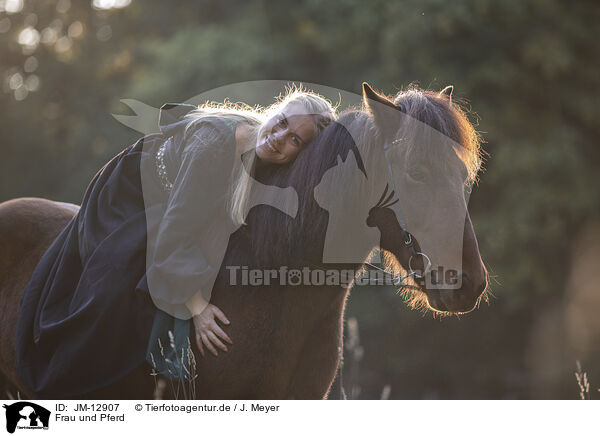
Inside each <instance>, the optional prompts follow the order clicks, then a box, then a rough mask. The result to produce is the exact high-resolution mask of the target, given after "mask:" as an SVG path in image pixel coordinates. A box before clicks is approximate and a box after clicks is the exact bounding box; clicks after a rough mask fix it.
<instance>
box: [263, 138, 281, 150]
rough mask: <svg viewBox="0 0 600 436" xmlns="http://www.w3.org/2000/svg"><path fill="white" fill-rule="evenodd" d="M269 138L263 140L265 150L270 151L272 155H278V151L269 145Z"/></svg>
mask: <svg viewBox="0 0 600 436" xmlns="http://www.w3.org/2000/svg"><path fill="white" fill-rule="evenodd" d="M270 139H271V138H270V137H269V136H267V137H266V138H265V147H266V148H267V150H269V151H271V152H272V153H279V150H277V149H276V148H275V147H273V146H272V145H271V140H270Z"/></svg>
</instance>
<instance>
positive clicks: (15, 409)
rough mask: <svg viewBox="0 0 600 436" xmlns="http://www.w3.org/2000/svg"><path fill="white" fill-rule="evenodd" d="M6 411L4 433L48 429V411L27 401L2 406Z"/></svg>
mask: <svg viewBox="0 0 600 436" xmlns="http://www.w3.org/2000/svg"><path fill="white" fill-rule="evenodd" d="M3 407H4V408H5V409H6V431H8V432H9V433H14V432H15V430H16V429H17V428H18V429H29V430H40V429H44V430H47V429H48V423H49V421H50V411H49V410H48V409H45V408H43V407H42V406H38V405H37V404H35V403H30V402H29V401H19V402H17V403H13V404H11V405H6V404H5V405H4V406H3Z"/></svg>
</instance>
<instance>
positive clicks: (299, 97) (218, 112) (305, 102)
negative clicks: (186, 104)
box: [186, 84, 337, 226]
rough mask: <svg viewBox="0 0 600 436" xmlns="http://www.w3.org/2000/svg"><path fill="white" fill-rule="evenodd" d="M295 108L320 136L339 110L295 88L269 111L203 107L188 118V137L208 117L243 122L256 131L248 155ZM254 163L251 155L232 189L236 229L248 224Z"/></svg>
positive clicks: (236, 105) (230, 207) (222, 105)
mask: <svg viewBox="0 0 600 436" xmlns="http://www.w3.org/2000/svg"><path fill="white" fill-rule="evenodd" d="M292 104H300V105H302V107H303V108H304V109H305V110H306V112H307V113H308V114H310V115H312V116H313V117H314V120H315V127H316V130H317V133H318V132H320V131H322V130H323V129H324V128H325V127H326V126H327V125H329V123H331V122H332V121H334V120H335V119H336V111H337V107H336V106H333V105H332V104H331V103H330V102H329V101H328V100H327V99H326V98H325V97H323V96H321V95H318V94H316V93H314V92H312V91H309V90H306V89H304V88H303V87H302V86H301V85H295V84H293V85H289V86H287V87H286V90H285V93H283V94H280V95H279V96H277V97H276V101H275V103H273V104H272V105H270V106H268V107H266V108H262V107H260V106H255V107H252V106H249V105H247V104H244V103H231V102H229V101H225V102H223V103H214V102H207V103H205V104H203V105H200V106H198V109H196V110H194V111H192V112H190V113H189V114H188V115H187V116H186V117H188V118H190V119H191V122H190V123H188V125H187V126H186V133H187V132H188V131H190V130H191V129H193V126H194V125H195V124H197V123H199V122H201V121H202V120H203V119H204V118H206V117H213V116H218V117H222V118H225V119H230V120H239V119H240V118H242V119H243V120H244V121H245V122H246V123H248V124H249V125H250V126H251V127H253V129H252V132H251V133H250V134H249V135H248V138H247V142H246V144H244V146H243V147H242V150H243V151H246V150H249V149H251V148H254V146H255V145H256V141H257V139H258V133H259V131H260V128H261V127H262V126H263V125H264V124H265V123H266V122H267V121H268V120H269V119H271V118H272V117H273V116H274V115H276V114H277V113H279V112H281V111H282V110H283V109H285V108H286V107H288V106H289V105H292ZM255 161H256V154H255V153H253V152H252V153H249V154H248V155H247V161H246V162H245V164H244V165H239V166H238V168H237V171H236V173H235V174H234V175H233V180H232V183H231V185H230V186H231V188H230V195H229V201H228V205H227V207H228V210H229V214H230V216H231V219H232V220H233V222H234V224H236V225H237V226H240V225H242V224H245V221H246V214H247V213H248V211H247V210H246V209H247V206H248V199H249V197H250V190H251V180H250V179H251V177H252V174H251V173H252V171H253V169H254V166H255Z"/></svg>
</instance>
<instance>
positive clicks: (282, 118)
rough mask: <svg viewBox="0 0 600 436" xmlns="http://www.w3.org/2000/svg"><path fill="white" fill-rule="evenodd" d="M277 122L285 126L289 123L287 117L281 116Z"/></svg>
mask: <svg viewBox="0 0 600 436" xmlns="http://www.w3.org/2000/svg"><path fill="white" fill-rule="evenodd" d="M277 124H279V125H280V126H282V127H283V126H285V125H286V124H287V120H286V119H285V117H281V118H279V121H278V122H277Z"/></svg>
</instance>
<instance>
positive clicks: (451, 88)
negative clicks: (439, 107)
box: [440, 85, 454, 104]
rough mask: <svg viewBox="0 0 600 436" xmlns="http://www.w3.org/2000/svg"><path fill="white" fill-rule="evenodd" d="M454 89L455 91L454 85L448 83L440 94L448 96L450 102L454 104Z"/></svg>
mask: <svg viewBox="0 0 600 436" xmlns="http://www.w3.org/2000/svg"><path fill="white" fill-rule="evenodd" d="M452 91H454V86H452V85H448V86H446V87H445V88H444V89H442V90H441V91H440V95H445V96H446V97H448V102H449V103H450V104H452Z"/></svg>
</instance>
